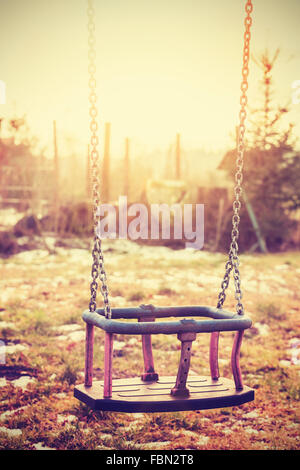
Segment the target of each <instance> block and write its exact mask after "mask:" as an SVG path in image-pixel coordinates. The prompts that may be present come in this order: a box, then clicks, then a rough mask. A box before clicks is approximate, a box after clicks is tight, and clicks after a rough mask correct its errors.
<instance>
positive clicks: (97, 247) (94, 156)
mask: <svg viewBox="0 0 300 470" xmlns="http://www.w3.org/2000/svg"><path fill="white" fill-rule="evenodd" d="M87 1H88V7H87V15H88V61H89V62H88V72H89V92H90V93H89V103H90V110H89V114H90V136H91V137H90V158H91V163H92V165H91V170H92V184H93V196H92V197H93V225H94V246H93V249H92V257H93V264H92V272H91V274H92V281H91V284H90V289H91V298H90V303H89V309H90V312H94V311H95V310H96V308H97V305H96V297H97V290H98V282H97V280H98V278H99V279H100V282H101V288H100V290H101V294H102V296H103V301H104V311H105V316H106V318H111V308H110V303H109V298H108V294H109V292H108V287H107V278H106V272H105V268H104V259H103V252H102V246H101V239H100V236H99V234H98V232H97V229H98V225H99V222H100V214H99V203H100V195H99V165H98V163H99V152H98V149H97V147H98V143H99V139H98V134H97V132H98V124H97V120H96V117H97V114H98V111H97V107H96V103H97V95H96V78H95V75H96V63H95V59H96V49H95V44H96V38H95V22H94V17H95V10H94V5H93V0H87Z"/></svg>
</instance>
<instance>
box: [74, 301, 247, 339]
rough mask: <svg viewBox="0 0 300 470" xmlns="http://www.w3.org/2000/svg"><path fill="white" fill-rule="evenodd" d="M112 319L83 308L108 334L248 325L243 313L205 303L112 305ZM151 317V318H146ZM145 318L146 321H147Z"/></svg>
mask: <svg viewBox="0 0 300 470" xmlns="http://www.w3.org/2000/svg"><path fill="white" fill-rule="evenodd" d="M111 313H112V318H111V319H108V318H105V316H104V309H97V310H96V311H95V312H90V311H89V310H86V311H85V312H84V313H83V316H82V318H83V320H84V321H85V322H86V323H89V324H91V325H94V326H96V327H98V328H101V329H103V330H105V331H106V332H107V333H116V334H133V335H134V334H137V335H138V334H139V335H149V334H150V335H151V334H174V333H177V334H179V333H185V332H190V333H192V332H193V333H213V332H218V331H237V330H238V331H241V330H245V329H247V328H250V327H251V324H252V322H251V320H250V318H247V317H245V316H244V315H238V314H232V313H230V312H227V311H225V310H223V309H218V308H212V307H206V306H183V307H154V306H153V305H141V306H140V307H135V308H112V309H111ZM198 316H201V317H208V318H209V319H208V320H206V319H205V320H195V319H194V318H184V319H181V320H176V321H158V322H156V323H155V322H154V320H155V318H166V317H198ZM122 318H123V319H128V320H129V319H138V320H139V321H138V322H124V321H118V320H119V319H122ZM148 318H149V319H150V318H153V321H149V319H148ZM147 320H148V321H147Z"/></svg>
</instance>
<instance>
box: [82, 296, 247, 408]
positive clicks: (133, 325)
mask: <svg viewBox="0 0 300 470" xmlns="http://www.w3.org/2000/svg"><path fill="white" fill-rule="evenodd" d="M167 317H175V318H176V320H173V321H158V322H155V320H156V319H157V318H167ZM180 317H185V318H184V319H178V318H180ZM187 317H188V318H187ZM190 317H204V318H205V319H201V320H198V319H197V320H195V319H194V318H190ZM120 319H126V320H137V321H130V322H124V321H120ZM83 320H84V321H85V322H86V359H85V383H84V384H83V385H79V386H77V387H75V391H74V394H75V397H77V398H78V399H80V400H81V401H83V402H85V403H86V404H88V405H89V406H90V407H91V408H93V409H96V410H97V409H101V410H107V411H126V412H137V411H146V412H158V411H160V412H161V411H183V410H187V409H207V408H216V407H227V406H234V405H240V404H242V403H245V402H247V401H251V400H253V399H254V391H253V390H252V389H250V388H249V387H245V386H244V385H243V381H242V375H241V369H240V363H239V357H240V348H241V344H242V339H243V334H244V330H245V329H247V328H249V327H250V326H251V320H250V319H249V318H247V317H245V316H244V315H243V316H241V315H237V314H232V313H229V312H226V311H224V310H223V309H216V308H210V307H201V306H184V307H157V308H156V307H154V306H153V305H141V306H140V307H137V308H122V309H121V308H116V309H112V318H111V319H107V318H106V317H105V312H104V309H97V310H96V311H95V312H90V311H88V310H87V311H85V312H84V313H83ZM94 327H97V328H101V329H102V330H104V331H105V346H104V347H105V351H104V381H96V382H95V383H93V344H94ZM221 331H236V334H235V339H234V342H233V347H232V353H231V367H232V373H233V381H232V380H229V379H228V378H220V376H219V367H218V342H219V333H220V332H221ZM197 333H211V340H210V351H209V356H210V361H209V362H210V372H211V375H210V377H205V376H194V375H193V376H191V377H190V378H188V373H189V368H190V360H191V355H192V343H193V341H194V340H195V339H196V336H197ZM115 334H126V335H127V334H134V335H137V334H138V335H141V337H142V350H143V358H144V372H143V373H142V375H141V377H140V378H132V379H123V380H120V379H119V380H115V381H113V379H112V374H113V367H112V364H113V340H114V335H115ZM153 334H164V335H165V334H177V337H178V339H179V340H180V342H181V355H180V361H179V367H178V373H177V377H161V378H160V377H159V375H158V373H157V372H156V370H155V367H154V359H153V354H152V338H151V335H153ZM101 395H102V396H101Z"/></svg>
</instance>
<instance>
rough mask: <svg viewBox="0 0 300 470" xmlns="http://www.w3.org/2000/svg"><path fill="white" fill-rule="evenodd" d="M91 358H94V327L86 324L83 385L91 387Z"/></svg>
mask: <svg viewBox="0 0 300 470" xmlns="http://www.w3.org/2000/svg"><path fill="white" fill-rule="evenodd" d="M93 356H94V325H90V324H89V323H87V324H86V337H85V378H84V385H85V386H86V387H91V386H92V384H93Z"/></svg>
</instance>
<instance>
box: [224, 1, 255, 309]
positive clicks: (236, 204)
mask: <svg viewBox="0 0 300 470" xmlns="http://www.w3.org/2000/svg"><path fill="white" fill-rule="evenodd" d="M252 10H253V5H252V1H251V0H247V2H246V5H245V11H246V13H247V15H246V18H245V21H244V24H245V33H244V50H243V67H242V83H241V91H242V95H241V98H240V105H241V108H240V113H239V127H238V142H237V158H236V173H235V187H234V195H235V199H234V201H233V206H232V207H233V216H232V231H231V244H230V249H229V258H228V261H227V263H226V264H225V275H224V279H223V282H222V284H221V289H222V290H221V292H220V294H219V296H218V305H217V308H222V307H223V304H224V301H225V299H226V293H225V292H226V289H227V287H228V285H229V281H230V274H231V271H233V279H234V286H235V299H236V300H237V304H236V311H237V313H238V314H239V315H243V314H244V307H243V304H242V290H241V276H240V270H239V264H240V262H239V257H238V249H239V247H238V238H239V223H240V210H241V201H240V198H241V196H242V181H243V165H244V150H245V130H246V127H245V120H246V116H247V113H246V105H247V100H248V99H247V95H246V92H247V89H248V75H249V67H248V66H249V59H250V38H251V33H250V27H251V25H252V18H251V13H252Z"/></svg>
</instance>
